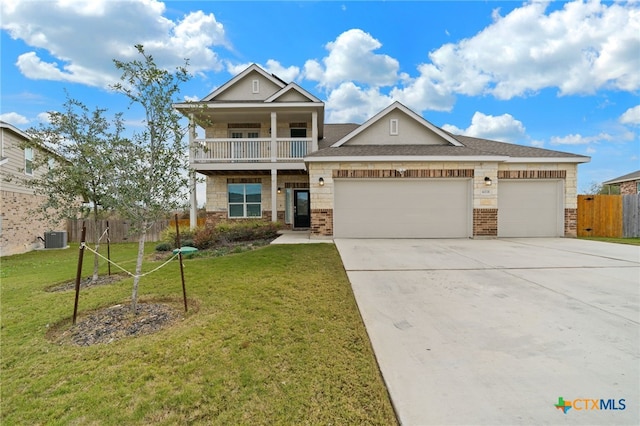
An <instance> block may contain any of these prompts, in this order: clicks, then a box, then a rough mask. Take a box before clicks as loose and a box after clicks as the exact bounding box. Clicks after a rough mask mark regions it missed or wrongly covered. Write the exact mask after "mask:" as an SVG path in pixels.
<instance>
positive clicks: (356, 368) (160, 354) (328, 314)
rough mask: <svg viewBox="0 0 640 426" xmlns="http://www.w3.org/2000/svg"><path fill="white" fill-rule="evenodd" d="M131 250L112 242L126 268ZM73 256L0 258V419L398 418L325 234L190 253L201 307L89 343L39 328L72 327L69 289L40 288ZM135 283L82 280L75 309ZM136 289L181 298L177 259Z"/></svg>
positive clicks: (61, 277) (117, 297)
mask: <svg viewBox="0 0 640 426" xmlns="http://www.w3.org/2000/svg"><path fill="white" fill-rule="evenodd" d="M148 246H149V247H148V251H149V252H151V251H152V250H153V247H152V246H153V244H149V245H148ZM135 252H136V247H135V245H133V244H118V245H114V246H112V258H113V259H114V260H115V261H118V262H120V263H122V264H124V265H126V266H128V267H129V269H133V267H134V265H135ZM77 253H78V250H77V246H75V247H73V248H71V249H68V250H61V251H46V252H44V251H38V252H31V253H28V254H24V255H18V256H11V257H6V258H2V259H1V260H0V261H1V266H0V267H1V277H2V281H1V297H2V300H1V308H2V312H1V313H2V318H1V331H0V338H1V343H2V346H1V353H0V366H1V369H2V371H1V374H2V389H1V397H2V399H1V407H0V408H1V417H0V424H7V425H9V424H12V425H13V424H28V425H32V424H53V425H56V424H60V425H69V424H100V425H111V424H113V425H122V424H127V425H135V424H159V425H175V424H205V425H209V424H220V425H227V424H247V425H249V424H251V425H254V424H385V425H386V424H395V422H396V421H395V417H394V414H393V410H392V408H391V404H390V402H389V399H388V395H387V393H386V389H385V388H384V385H383V382H382V379H381V377H380V374H379V371H378V368H377V365H376V362H375V359H374V356H373V353H372V350H371V347H370V344H369V341H368V338H367V335H366V332H365V330H364V327H363V324H362V321H361V319H360V316H359V314H358V311H357V307H356V305H355V301H354V298H353V294H352V292H351V288H350V286H349V283H348V280H347V277H346V274H345V272H344V269H343V268H342V264H341V262H340V258H339V255H338V253H337V251H336V249H335V247H334V246H333V245H331V244H306V245H282V246H269V247H265V248H263V249H260V250H255V251H251V252H246V253H241V254H235V255H230V256H225V257H218V258H197V259H190V260H185V262H184V264H185V278H186V285H187V294H188V297H189V299H190V300H191V301H192V303H193V305H192V306H197V307H198V308H197V309H192V310H191V312H189V314H187V315H186V317H185V319H184V320H182V321H179V322H178V323H177V324H175V325H173V326H171V327H170V328H167V329H165V330H162V331H160V332H158V333H155V334H152V335H148V336H144V337H136V338H127V339H123V340H120V341H116V342H113V343H111V344H107V345H95V346H91V347H77V346H64V345H57V344H53V343H51V342H50V341H49V340H47V338H46V333H47V331H48V330H49V329H51V328H52V327H53V326H54V325H56V324H62V325H59V327H63V328H64V327H69V326H70V323H69V318H70V317H71V315H72V313H73V299H74V292H73V291H67V292H59V293H51V292H46V291H44V289H45V288H47V287H50V286H51V285H52V284H56V283H60V282H63V281H68V280H71V279H73V278H74V277H75V271H76V264H77ZM85 259H87V260H86V261H85V267H84V271H83V272H84V276H88V275H89V274H90V273H91V264H92V257H91V256H88V257H85ZM158 265H159V263H157V262H148V263H147V265H146V268H147V270H151V269H153V268H155V267H156V266H158ZM102 269H105V268H104V266H102ZM131 284H132V280H131V279H125V280H123V281H121V282H119V283H117V284H112V285H109V286H101V287H94V288H89V289H86V290H85V291H84V292H82V293H81V294H80V311H81V313H86V312H88V311H90V310H92V309H96V308H100V307H106V306H110V305H112V304H115V303H121V302H124V301H126V300H127V299H128V297H130V292H131ZM140 295H141V299H143V300H144V299H147V300H151V299H159V298H166V297H171V298H176V303H177V304H178V305H179V304H180V297H181V284H180V275H179V268H178V265H177V262H172V263H171V264H169V266H167V267H165V268H164V269H161V270H160V271H158V272H156V273H154V274H153V275H149V276H147V277H144V278H142V279H141V282H140ZM81 319H82V316H81V317H80V320H81Z"/></svg>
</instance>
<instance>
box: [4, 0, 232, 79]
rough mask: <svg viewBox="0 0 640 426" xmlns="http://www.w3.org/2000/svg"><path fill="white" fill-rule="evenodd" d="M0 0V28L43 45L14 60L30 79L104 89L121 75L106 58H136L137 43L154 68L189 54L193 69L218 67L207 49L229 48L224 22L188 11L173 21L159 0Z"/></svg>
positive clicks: (170, 65) (174, 63)
mask: <svg viewBox="0 0 640 426" xmlns="http://www.w3.org/2000/svg"><path fill="white" fill-rule="evenodd" d="M0 1H1V2H2V3H1V5H2V9H3V19H2V22H1V23H0V27H1V28H2V29H4V30H6V31H7V32H8V33H9V35H10V36H11V37H12V38H14V39H20V40H23V41H24V42H25V43H26V44H27V45H29V46H31V47H33V48H36V49H42V51H37V50H34V51H30V52H25V53H23V54H21V55H19V57H18V58H16V60H17V62H16V65H17V66H18V68H19V69H20V71H21V72H22V73H23V74H24V75H25V76H26V77H28V78H32V79H48V80H56V81H69V82H75V83H81V84H86V85H90V86H99V87H104V86H106V85H107V84H109V83H113V82H115V80H116V79H117V77H118V76H119V73H118V72H117V70H116V69H115V67H114V66H113V61H112V59H114V58H116V59H120V60H130V59H133V58H136V57H137V52H136V50H135V48H134V45H135V44H138V43H139V44H143V45H144V46H145V50H146V51H147V52H148V53H150V54H152V55H153V56H154V58H155V59H156V61H157V63H158V64H159V65H160V66H163V67H167V68H170V69H173V68H175V67H176V66H179V65H182V64H183V63H184V59H185V58H188V59H189V60H190V66H189V70H190V71H191V72H194V73H198V72H202V71H207V70H219V69H221V63H220V60H219V59H218V57H217V54H216V53H215V52H214V51H213V49H212V48H213V47H215V46H225V47H228V42H227V41H226V40H225V33H224V28H223V26H222V24H220V23H218V22H217V21H216V19H215V16H214V15H213V14H206V15H205V14H204V13H203V12H202V11H196V12H191V13H189V14H187V15H185V16H184V17H183V19H182V20H178V21H175V22H174V21H172V20H170V19H167V18H166V17H165V16H164V13H165V5H164V3H162V2H159V1H157V0H130V1H126V2H120V1H109V0H58V1H46V2H36V1H22V2H14V1H12V0H0ZM36 52H37V53H36ZM43 55H46V56H43ZM3 59H4V60H5V61H6V62H9V61H8V60H7V59H8V58H3Z"/></svg>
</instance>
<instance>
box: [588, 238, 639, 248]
mask: <svg viewBox="0 0 640 426" xmlns="http://www.w3.org/2000/svg"><path fill="white" fill-rule="evenodd" d="M580 239H583V240H593V241H602V242H605V243H617V244H631V245H634V246H640V238H611V237H580Z"/></svg>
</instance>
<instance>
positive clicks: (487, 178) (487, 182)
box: [484, 176, 491, 186]
mask: <svg viewBox="0 0 640 426" xmlns="http://www.w3.org/2000/svg"><path fill="white" fill-rule="evenodd" d="M484 184H485V185H487V186H491V178H490V177H489V176H485V178H484Z"/></svg>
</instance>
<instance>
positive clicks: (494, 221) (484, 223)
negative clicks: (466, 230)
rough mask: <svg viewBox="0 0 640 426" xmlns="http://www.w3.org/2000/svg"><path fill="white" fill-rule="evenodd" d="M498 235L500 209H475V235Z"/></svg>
mask: <svg viewBox="0 0 640 426" xmlns="http://www.w3.org/2000/svg"><path fill="white" fill-rule="evenodd" d="M497 235H498V209H473V236H474V237H496V236H497Z"/></svg>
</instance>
